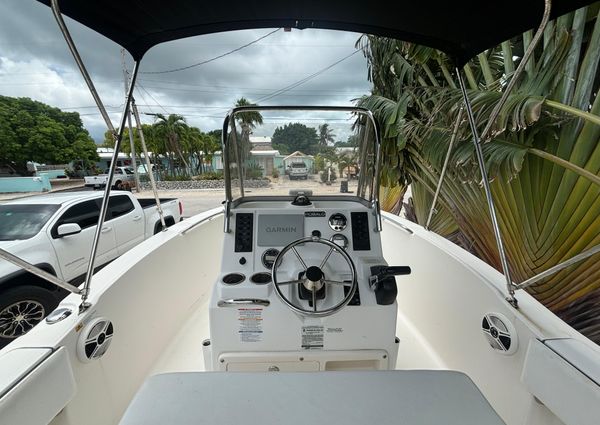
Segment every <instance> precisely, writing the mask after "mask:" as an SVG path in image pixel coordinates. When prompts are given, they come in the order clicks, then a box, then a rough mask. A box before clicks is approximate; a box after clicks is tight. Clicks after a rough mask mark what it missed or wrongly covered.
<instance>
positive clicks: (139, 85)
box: [137, 84, 169, 114]
mask: <svg viewBox="0 0 600 425" xmlns="http://www.w3.org/2000/svg"><path fill="white" fill-rule="evenodd" d="M137 87H139V88H141V89H142V90H144V91H145V92H146V94H147V95H148V96H150V98H151V99H152V100H153V101H154V103H156V105H157V106H158V107H159V108H160V109H162V110H163V111H165V114H168V113H169V112H168V111H167V110H166V109H165V108H163V106H162V105H161V104H160V103H159V102H158V100H156V99H155V98H154V96H152V94H150V92H149V91H148V90H146V89H145V88H144V86H142V85H141V84H137Z"/></svg>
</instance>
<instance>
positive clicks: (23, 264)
mask: <svg viewBox="0 0 600 425" xmlns="http://www.w3.org/2000/svg"><path fill="white" fill-rule="evenodd" d="M0 258H3V259H5V260H6V261H8V262H9V263H13V264H14V265H16V266H18V267H20V268H22V269H23V270H25V271H27V272H29V273H31V274H34V275H36V276H38V277H41V278H42V279H44V280H47V281H48V282H50V283H53V284H55V285H56V286H58V287H60V288H63V289H66V290H67V291H69V292H72V293H74V294H80V293H81V289H79V288H78V287H76V286H73V285H71V284H70V283H67V282H65V281H64V280H62V279H59V278H58V277H56V276H54V275H53V274H50V273H48V272H47V271H45V270H42V269H40V268H39V267H37V266H34V265H33V264H31V263H28V262H27V261H25V260H22V259H20V258H19V257H17V256H16V255H14V254H11V253H10V252H8V251H5V250H3V249H2V248H0Z"/></svg>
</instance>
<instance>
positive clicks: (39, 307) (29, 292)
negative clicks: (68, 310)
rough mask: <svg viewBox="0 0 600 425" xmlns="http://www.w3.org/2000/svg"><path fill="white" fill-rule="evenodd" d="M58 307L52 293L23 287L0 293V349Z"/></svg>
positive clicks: (34, 287)
mask: <svg viewBox="0 0 600 425" xmlns="http://www.w3.org/2000/svg"><path fill="white" fill-rule="evenodd" d="M57 305H58V301H57V299H56V298H55V297H54V295H53V294H52V292H50V291H48V290H47V289H44V288H40V287H38V286H31V285H24V286H18V287H16V288H11V289H8V290H6V291H4V292H2V293H0V348H1V347H4V346H5V345H6V344H8V343H9V342H11V341H12V340H14V339H15V338H17V337H20V336H21V335H25V334H26V333H27V332H29V331H30V330H31V329H32V328H33V327H34V326H35V325H37V324H38V323H40V322H41V321H42V320H43V319H44V317H46V316H47V315H48V313H50V312H51V311H52V310H54V309H55V308H56V306H57Z"/></svg>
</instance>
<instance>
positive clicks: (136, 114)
mask: <svg viewBox="0 0 600 425" xmlns="http://www.w3.org/2000/svg"><path fill="white" fill-rule="evenodd" d="M131 110H132V111H133V117H134V118H135V125H136V127H137V129H138V134H139V135H140V142H141V144H142V150H143V151H144V161H145V162H146V169H147V171H148V177H150V186H151V187H152V193H153V194H154V199H155V200H156V210H157V211H158V217H159V218H160V224H161V225H162V228H163V232H166V231H167V229H168V227H167V224H166V223H165V214H164V212H163V209H162V206H161V205H160V198H159V197H158V190H157V189H156V181H155V180H154V172H153V170H152V163H151V162H150V155H148V147H147V146H146V138H145V137H144V131H143V130H142V121H141V120H140V114H139V112H138V109H137V105H136V104H135V98H134V97H132V98H131ZM129 128H131V125H130V127H129ZM130 131H131V130H130Z"/></svg>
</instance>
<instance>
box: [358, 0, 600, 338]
mask: <svg viewBox="0 0 600 425" xmlns="http://www.w3.org/2000/svg"><path fill="white" fill-rule="evenodd" d="M597 13H598V9H597V8H590V9H587V8H583V9H580V10H578V11H576V12H574V13H571V14H569V15H566V16H563V17H560V18H558V19H557V20H556V21H554V22H553V23H552V24H551V25H550V26H549V27H548V29H547V30H546V31H545V33H544V48H543V49H541V48H540V49H536V51H535V53H534V55H533V58H532V61H531V62H530V63H529V64H528V65H527V67H526V71H527V72H526V73H525V74H524V75H523V76H521V78H520V79H519V80H518V81H516V86H515V89H514V91H513V92H512V94H511V95H510V96H509V97H508V100H507V102H506V103H505V104H504V105H503V106H502V108H501V109H500V114H499V116H498V118H497V120H496V121H495V122H494V123H493V126H492V128H491V131H490V132H489V134H488V137H487V138H486V140H484V141H483V142H484V143H483V154H484V160H485V165H486V168H487V170H488V173H489V177H490V179H491V188H492V192H493V196H494V199H495V201H496V212H497V215H498V219H499V223H500V228H501V231H502V235H503V239H504V245H505V249H506V252H507V256H508V260H509V264H510V269H511V274H512V277H513V280H514V281H515V282H521V281H524V280H526V279H527V278H529V277H531V276H534V275H536V274H538V273H540V272H542V271H544V270H547V269H548V268H550V267H552V266H554V265H556V264H558V263H560V262H562V261H564V260H566V259H568V258H570V257H572V256H574V255H576V254H578V253H580V252H582V251H584V250H585V249H588V248H591V247H592V246H594V245H596V244H598V243H600V177H599V173H600V143H599V141H600V100H599V97H598V96H596V94H597V91H598V81H597V78H596V76H597V75H598V63H599V60H600V19H598V16H596V15H597ZM530 41H531V33H526V34H524V35H523V36H522V37H520V38H517V39H515V40H512V41H511V40H509V41H506V42H504V43H502V45H500V46H498V47H496V48H494V49H490V50H489V51H486V52H483V53H481V54H480V55H478V57H477V58H475V59H474V60H472V61H471V62H470V63H469V64H467V65H466V66H465V68H464V69H463V71H464V73H465V76H466V80H467V86H468V96H469V99H470V102H471V104H472V107H473V112H474V116H475V122H476V125H477V128H478V129H479V132H480V133H481V131H482V130H483V128H484V127H485V125H486V123H487V122H488V120H489V117H490V114H491V113H492V111H493V110H494V108H495V107H496V105H497V104H498V102H499V101H500V98H501V96H502V91H503V90H504V88H505V87H506V83H507V81H508V80H509V79H510V78H513V76H514V70H515V69H516V66H515V65H516V62H518V60H519V57H518V56H519V55H520V54H522V51H521V49H524V48H526V47H527V46H528V44H529V43H530ZM359 44H361V45H362V47H364V52H365V56H366V57H367V61H368V63H369V73H370V74H369V75H370V79H371V81H372V82H373V85H374V87H373V91H372V95H371V96H367V97H364V98H361V99H359V100H358V104H359V105H361V106H364V107H367V108H368V109H370V110H371V111H373V113H374V115H375V116H376V117H377V118H378V120H379V122H380V123H381V126H382V135H383V137H382V138H383V151H384V161H383V169H382V182H383V183H384V184H385V185H386V186H393V185H394V184H399V185H400V186H402V185H407V184H411V189H412V199H413V202H412V205H413V207H414V216H415V218H416V220H417V221H418V222H419V223H421V224H424V220H426V217H427V215H428V212H429V209H430V207H431V202H432V198H433V192H434V190H435V188H436V185H437V183H438V180H439V176H440V172H441V169H442V164H443V161H444V158H445V155H446V152H447V151H448V147H449V142H450V138H451V133H452V128H453V123H454V122H455V120H456V119H457V115H458V113H459V110H460V106H461V105H462V98H461V93H460V91H459V90H458V89H457V87H456V84H455V83H454V82H453V81H452V78H451V74H450V72H449V61H448V60H447V59H446V58H445V57H444V56H443V55H442V54H440V53H439V52H437V51H435V50H433V49H428V48H424V47H416V46H413V45H411V44H409V43H401V42H396V41H390V40H386V39H381V38H379V37H367V36H363V37H361V39H360V40H359ZM468 130H469V129H468V127H467V126H466V125H463V126H461V129H460V130H459V131H458V133H457V134H456V142H455V144H454V147H453V149H452V152H451V156H450V161H449V166H448V169H447V177H446V178H445V179H444V181H443V184H442V186H441V189H440V195H439V200H438V205H437V206H436V211H437V213H436V214H435V215H434V218H433V222H432V226H431V229H432V230H434V231H437V232H439V233H440V234H442V235H444V236H446V237H452V235H453V233H454V231H453V229H456V230H457V231H459V232H460V234H461V235H462V238H461V240H462V241H463V242H464V241H466V242H465V243H466V245H468V246H467V248H468V249H469V250H471V251H472V252H474V253H475V254H476V255H478V256H479V257H480V258H482V259H483V260H485V261H486V262H488V263H489V264H491V265H493V266H494V267H496V268H497V269H499V270H500V269H501V267H500V259H499V254H498V251H497V248H496V241H495V238H494V234H493V231H492V228H491V224H490V220H489V211H488V209H487V203H486V200H485V195H484V193H483V190H482V186H481V177H480V174H479V170H478V164H477V162H476V160H475V156H474V153H473V145H472V140H471V136H470V134H469V133H470V132H469V131H468ZM465 243H463V246H464V245H465ZM596 257H597V256H596ZM528 290H529V291H530V292H531V293H532V294H533V295H534V296H535V297H536V298H537V299H538V300H540V301H541V302H543V303H544V304H545V305H546V306H547V307H549V308H550V309H552V310H553V311H555V312H556V313H557V314H559V315H560V316H561V317H563V318H565V319H566V320H569V323H570V324H571V325H572V326H574V327H575V328H577V329H579V330H581V331H584V332H585V333H586V335H588V336H589V337H590V338H592V339H594V340H595V341H600V305H599V304H597V303H594V302H593V300H597V299H598V297H599V296H600V295H598V294H600V261H598V258H594V257H590V258H589V259H587V260H585V261H582V262H580V263H578V264H576V265H573V266H571V267H569V268H566V269H563V270H562V271H560V272H558V273H556V274H554V275H552V276H550V277H548V278H546V279H544V280H542V281H540V282H538V283H537V284H536V285H534V286H532V287H530V288H528Z"/></svg>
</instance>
